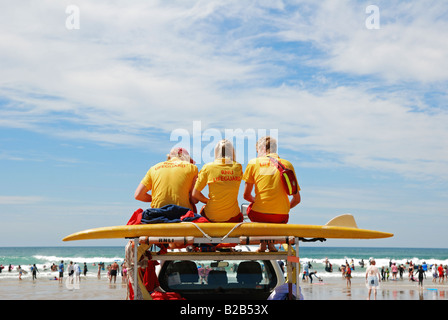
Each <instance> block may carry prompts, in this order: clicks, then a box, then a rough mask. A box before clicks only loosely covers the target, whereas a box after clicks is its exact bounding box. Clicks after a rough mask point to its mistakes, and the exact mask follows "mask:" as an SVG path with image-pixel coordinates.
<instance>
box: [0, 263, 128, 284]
mask: <svg viewBox="0 0 448 320" xmlns="http://www.w3.org/2000/svg"><path fill="white" fill-rule="evenodd" d="M92 266H93V267H97V277H98V279H100V278H101V275H102V271H105V270H106V269H107V278H108V279H109V282H110V283H112V282H113V283H116V280H117V275H118V273H119V272H120V265H118V263H117V262H116V261H115V262H113V263H112V264H109V265H108V266H107V267H106V266H105V264H104V263H103V262H99V263H98V264H95V263H93V264H92ZM26 269H27V270H29V271H27V270H25V268H24V267H23V266H21V265H18V266H14V265H12V264H9V265H8V267H5V266H3V265H0V273H2V272H9V273H11V272H17V275H18V279H19V280H22V276H23V275H26V274H28V272H30V273H31V275H32V280H33V281H34V280H37V274H38V273H40V271H39V269H38V268H37V266H36V264H33V265H29V266H28V267H26ZM43 271H50V272H52V273H53V272H56V273H57V275H55V276H51V278H50V280H58V281H59V283H62V282H63V279H64V273H66V274H67V276H68V277H73V278H74V279H75V281H78V282H80V280H81V275H83V276H84V277H86V276H87V272H88V266H87V263H86V262H84V264H83V267H82V269H81V265H80V264H79V263H78V262H73V261H70V262H68V263H67V262H65V263H64V261H63V260H61V261H60V263H58V264H55V263H53V264H52V265H51V266H46V265H44V266H43ZM120 275H121V277H122V282H126V277H127V268H126V266H125V265H124V264H123V263H122V264H121V273H120Z"/></svg>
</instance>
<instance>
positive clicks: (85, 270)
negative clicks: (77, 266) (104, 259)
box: [83, 262, 87, 277]
mask: <svg viewBox="0 0 448 320" xmlns="http://www.w3.org/2000/svg"><path fill="white" fill-rule="evenodd" d="M83 273H84V277H85V276H86V275H87V264H86V263H85V262H84V271H83Z"/></svg>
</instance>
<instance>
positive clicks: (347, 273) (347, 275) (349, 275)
mask: <svg viewBox="0 0 448 320" xmlns="http://www.w3.org/2000/svg"><path fill="white" fill-rule="evenodd" d="M345 280H347V288H348V287H351V285H352V270H351V269H350V266H349V264H348V263H347V265H346V266H345Z"/></svg>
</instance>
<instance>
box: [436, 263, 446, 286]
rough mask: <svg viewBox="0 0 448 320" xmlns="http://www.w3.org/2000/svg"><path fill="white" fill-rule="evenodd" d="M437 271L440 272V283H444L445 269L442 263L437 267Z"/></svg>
mask: <svg viewBox="0 0 448 320" xmlns="http://www.w3.org/2000/svg"><path fill="white" fill-rule="evenodd" d="M437 271H438V272H439V283H443V278H444V270H443V266H442V264H440V265H439V267H438V268H437Z"/></svg>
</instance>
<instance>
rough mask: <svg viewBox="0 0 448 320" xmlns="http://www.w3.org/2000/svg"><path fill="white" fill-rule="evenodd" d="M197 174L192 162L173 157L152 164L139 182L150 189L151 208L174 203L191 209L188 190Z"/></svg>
mask: <svg viewBox="0 0 448 320" xmlns="http://www.w3.org/2000/svg"><path fill="white" fill-rule="evenodd" d="M197 175H198V168H197V167H196V166H195V165H194V164H191V163H189V162H187V161H182V160H180V159H179V158H176V157H174V158H171V159H170V160H167V161H164V162H160V163H158V164H156V165H154V166H152V167H151V168H150V169H149V170H148V172H147V173H146V175H145V177H144V178H143V179H142V181H141V184H143V185H144V186H145V187H146V188H147V189H148V190H152V192H151V196H152V202H151V207H152V208H161V207H163V206H165V205H168V204H175V205H178V206H181V207H185V208H190V209H193V206H192V204H191V203H190V191H191V189H192V185H193V183H194V181H195V179H196V177H197Z"/></svg>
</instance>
